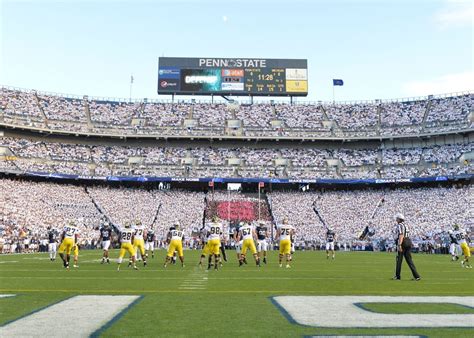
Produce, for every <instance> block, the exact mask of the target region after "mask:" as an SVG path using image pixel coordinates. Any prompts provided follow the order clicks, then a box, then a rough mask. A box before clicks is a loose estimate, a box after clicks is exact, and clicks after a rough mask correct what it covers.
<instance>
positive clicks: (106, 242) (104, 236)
mask: <svg viewBox="0 0 474 338" xmlns="http://www.w3.org/2000/svg"><path fill="white" fill-rule="evenodd" d="M99 232H100V237H99V241H100V242H101V245H102V250H104V252H103V254H102V261H101V262H100V264H104V263H105V262H107V264H110V261H109V247H110V238H111V237H112V229H111V228H110V225H109V223H108V222H105V223H104V225H103V226H102V227H101V228H100V229H99Z"/></svg>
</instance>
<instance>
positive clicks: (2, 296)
mask: <svg viewBox="0 0 474 338" xmlns="http://www.w3.org/2000/svg"><path fill="white" fill-rule="evenodd" d="M15 296H16V295H10V294H9V295H0V298H8V297H15Z"/></svg>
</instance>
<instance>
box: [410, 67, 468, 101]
mask: <svg viewBox="0 0 474 338" xmlns="http://www.w3.org/2000/svg"><path fill="white" fill-rule="evenodd" d="M402 89H403V92H404V95H407V96H426V95H431V94H448V93H455V92H465V91H473V90H474V71H467V72H463V73H454V74H447V75H443V76H440V77H438V78H434V79H431V80H422V81H412V82H408V83H406V84H404V85H403V88H402Z"/></svg>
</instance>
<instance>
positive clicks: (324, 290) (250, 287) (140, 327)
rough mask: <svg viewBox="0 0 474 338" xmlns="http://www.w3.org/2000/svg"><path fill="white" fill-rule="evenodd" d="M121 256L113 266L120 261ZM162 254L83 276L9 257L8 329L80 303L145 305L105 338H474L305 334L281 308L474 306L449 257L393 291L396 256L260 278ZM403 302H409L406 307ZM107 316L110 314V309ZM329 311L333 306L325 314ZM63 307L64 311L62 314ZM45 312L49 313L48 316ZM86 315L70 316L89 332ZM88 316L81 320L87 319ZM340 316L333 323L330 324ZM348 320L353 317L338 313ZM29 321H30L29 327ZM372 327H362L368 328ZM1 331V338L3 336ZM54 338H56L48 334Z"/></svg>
mask: <svg viewBox="0 0 474 338" xmlns="http://www.w3.org/2000/svg"><path fill="white" fill-rule="evenodd" d="M117 255H118V252H117V251H116V250H114V251H112V252H111V257H112V258H113V259H114V261H115V258H116V257H117ZM164 255H165V252H164V251H157V252H156V254H155V258H154V259H150V260H149V266H148V267H146V268H143V266H142V264H141V263H139V264H138V266H139V268H140V270H138V271H134V270H132V269H128V268H127V267H126V264H122V270H121V271H120V272H117V271H116V264H115V263H114V262H111V264H110V265H107V264H104V265H101V264H100V263H99V262H100V260H99V259H100V257H101V251H98V250H97V251H82V252H81V255H80V262H79V268H77V269H71V270H70V271H66V270H65V269H63V268H62V265H61V263H60V259H59V257H58V260H56V261H55V262H51V261H50V260H49V258H48V255H47V254H34V255H31V254H27V255H2V256H0V294H2V295H8V294H13V295H15V296H12V297H7V298H0V325H5V324H7V323H10V322H11V321H14V320H15V319H18V318H28V315H29V314H30V313H32V312H34V311H38V310H40V311H39V312H37V313H41V309H42V308H46V309H48V306H51V304H56V303H58V302H61V300H64V299H68V298H70V297H73V296H75V295H140V296H141V297H140V298H138V299H137V300H136V301H135V302H134V303H133V304H131V305H130V306H129V307H128V308H126V309H125V310H124V311H122V312H121V313H120V316H116V317H115V318H114V320H113V321H112V322H109V323H108V324H107V325H103V326H100V327H98V328H97V329H98V330H97V332H96V334H97V335H101V336H167V337H187V336H197V337H200V336H202V337H210V336H215V337H224V336H226V337H231V336H232V337H251V336H258V337H269V336H271V337H303V336H313V335H377V334H378V335H412V336H428V337H474V322H473V323H470V325H468V327H464V328H459V327H456V326H457V324H456V323H453V325H450V327H448V328H416V326H414V327H413V328H375V329H374V328H372V329H370V328H343V329H341V328H321V327H319V328H318V327H311V326H307V325H300V324H298V323H295V321H294V320H292V318H291V316H289V315H288V313H287V312H286V311H285V310H284V309H282V307H281V306H277V305H276V304H275V301H274V300H273V298H272V297H275V296H296V295H302V296H345V295H346V296H347V295H360V296H365V295H373V296H463V297H466V296H470V297H473V296H474V269H463V268H461V266H460V263H459V262H451V261H450V257H449V256H447V255H424V254H415V255H414V261H415V264H416V265H417V268H418V271H419V272H420V274H421V276H422V280H421V281H418V282H415V281H411V274H410V273H409V270H408V267H407V265H406V263H404V265H403V268H402V280H401V281H392V280H391V277H392V276H393V274H394V265H395V256H394V254H388V253H370V252H367V253H366V252H341V253H339V252H338V253H337V256H336V259H335V260H334V261H333V260H327V259H326V257H325V253H324V252H297V253H296V254H295V255H294V262H293V264H292V267H291V269H285V268H279V267H278V264H277V253H275V252H271V253H270V256H269V263H268V264H267V265H263V266H262V267H261V268H257V267H256V266H255V264H254V262H253V259H252V258H250V259H248V262H249V264H248V265H244V266H243V267H239V266H238V264H237V262H236V259H235V251H228V256H230V257H229V261H228V262H227V263H224V266H223V267H222V268H221V269H220V270H219V271H213V270H211V271H206V270H205V269H200V268H199V267H198V266H197V262H198V260H199V252H197V251H192V252H191V251H185V260H186V267H185V268H181V266H180V265H179V264H178V265H171V266H169V267H168V268H166V269H164V268H163V266H162V263H163V258H164ZM400 299H401V298H400ZM104 306H106V305H104ZM321 306H324V305H321ZM361 306H362V307H363V308H365V309H367V310H370V311H371V313H374V312H376V313H391V314H401V313H412V314H413V313H415V314H420V315H421V314H430V313H435V314H457V316H459V322H462V321H463V320H464V321H465V319H463V317H462V316H463V315H464V316H465V317H464V318H466V315H467V316H469V315H472V314H474V308H472V307H466V306H459V305H456V304H444V303H443V302H438V303H433V304H424V303H423V302H420V303H415V304H411V305H410V306H406V305H405V304H403V300H401V301H396V302H395V301H394V302H393V303H373V304H372V303H371V304H369V303H367V304H362V305H361ZM53 307H54V306H53ZM43 311H44V310H43ZM80 314H81V307H80V306H78V307H76V308H73V309H70V311H69V312H67V313H65V314H64V318H65V322H66V321H68V320H69V321H70V323H74V325H77V326H78V327H80V325H81V316H80ZM78 315H79V316H78ZM328 315H330V314H328ZM331 315H337V317H339V318H344V316H345V313H344V312H341V313H332V314H331ZM471 317H472V316H471ZM20 321H21V319H20ZM361 326H362V325H361ZM1 332H2V331H1V328H0V336H1V335H2V334H1ZM45 335H47V333H45Z"/></svg>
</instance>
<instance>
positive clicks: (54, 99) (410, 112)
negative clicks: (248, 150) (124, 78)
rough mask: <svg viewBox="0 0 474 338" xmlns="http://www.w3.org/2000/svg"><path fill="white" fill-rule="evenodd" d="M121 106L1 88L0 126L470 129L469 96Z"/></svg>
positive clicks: (323, 131)
mask: <svg viewBox="0 0 474 338" xmlns="http://www.w3.org/2000/svg"><path fill="white" fill-rule="evenodd" d="M125 101H126V100H123V99H118V100H106V99H93V98H88V97H87V96H84V97H83V98H79V97H77V96H76V97H73V96H61V95H51V94H41V93H37V92H36V91H31V90H30V91H25V90H20V89H15V88H9V87H1V88H0V110H1V115H0V122H3V123H4V124H6V125H15V126H27V127H35V128H43V129H48V130H61V131H63V132H82V133H87V134H114V135H115V134H123V135H149V134H157V135H161V136H177V135H188V136H190V135H201V136H206V135H208V136H209V135H214V136H216V135H241V136H248V137H255V136H260V137H262V136H268V137H330V136H332V137H342V138H354V137H356V138H357V137H370V136H372V137H375V136H381V137H386V136H401V135H402V136H403V135H417V134H419V133H420V132H423V133H426V134H430V133H440V132H449V131H455V130H465V129H469V128H472V126H473V118H472V111H473V106H474V95H473V94H470V93H469V94H465V93H464V94H457V95H453V96H448V95H446V96H439V97H429V98H426V99H419V98H417V99H414V100H411V101H410V100H397V101H393V100H392V101H390V100H389V101H383V102H381V101H380V100H377V101H374V102H366V103H336V104H327V103H297V104H294V105H289V104H284V103H258V104H251V105H250V104H235V102H234V103H232V104H224V103H198V102H197V103H195V102H189V103H183V102H177V103H164V102H152V101H151V100H150V101H149V100H146V99H144V100H143V101H136V102H125ZM229 121H238V122H239V125H240V126H242V130H239V127H228V126H227V125H226V123H227V122H229ZM188 122H189V123H188Z"/></svg>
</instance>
